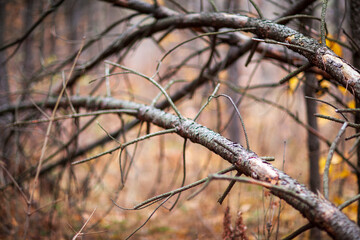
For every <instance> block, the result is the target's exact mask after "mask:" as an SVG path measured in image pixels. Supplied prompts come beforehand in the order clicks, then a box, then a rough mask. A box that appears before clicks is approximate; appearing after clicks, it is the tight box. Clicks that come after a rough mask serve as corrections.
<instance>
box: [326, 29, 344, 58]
mask: <svg viewBox="0 0 360 240" xmlns="http://www.w3.org/2000/svg"><path fill="white" fill-rule="evenodd" d="M327 37H328V38H334V36H332V35H331V34H328V35H327ZM326 46H328V47H329V48H330V49H331V50H332V51H333V52H334V53H335V54H336V55H338V56H340V57H341V56H342V49H341V46H340V44H338V43H337V42H335V41H332V40H329V39H326Z"/></svg>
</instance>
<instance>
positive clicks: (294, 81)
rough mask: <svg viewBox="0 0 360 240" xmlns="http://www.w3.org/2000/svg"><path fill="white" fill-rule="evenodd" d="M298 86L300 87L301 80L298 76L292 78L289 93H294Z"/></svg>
mask: <svg viewBox="0 0 360 240" xmlns="http://www.w3.org/2000/svg"><path fill="white" fill-rule="evenodd" d="M298 85H299V78H297V77H296V76H295V77H292V78H290V80H289V88H288V90H289V92H290V93H294V92H295V90H296V88H297V86H298Z"/></svg>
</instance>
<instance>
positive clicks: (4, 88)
mask: <svg viewBox="0 0 360 240" xmlns="http://www.w3.org/2000/svg"><path fill="white" fill-rule="evenodd" d="M6 3H7V1H6V0H0V46H2V45H3V44H4V42H5V34H6V33H5V26H6V17H5V16H6V14H5V12H6ZM5 61H6V51H5V50H3V51H0V92H1V94H0V107H1V106H5V105H8V104H9V101H10V99H9V82H8V76H7V70H6V62H5ZM9 118H10V116H9V115H4V116H2V117H0V131H1V133H2V137H0V151H1V152H2V155H3V156H4V158H5V163H7V160H8V155H9V154H10V152H9V149H10V148H7V146H6V145H7V141H6V139H7V137H6V136H7V135H8V134H9V133H8V132H9V131H8V130H7V129H8V128H6V127H5V125H6V124H7V123H8V121H9Z"/></svg>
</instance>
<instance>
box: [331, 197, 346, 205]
mask: <svg viewBox="0 0 360 240" xmlns="http://www.w3.org/2000/svg"><path fill="white" fill-rule="evenodd" d="M332 202H333V203H334V204H335V205H337V206H339V205H340V204H342V203H343V202H344V200H343V199H342V198H341V197H338V196H336V197H334V200H333V201H332Z"/></svg>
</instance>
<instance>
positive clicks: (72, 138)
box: [0, 0, 357, 239]
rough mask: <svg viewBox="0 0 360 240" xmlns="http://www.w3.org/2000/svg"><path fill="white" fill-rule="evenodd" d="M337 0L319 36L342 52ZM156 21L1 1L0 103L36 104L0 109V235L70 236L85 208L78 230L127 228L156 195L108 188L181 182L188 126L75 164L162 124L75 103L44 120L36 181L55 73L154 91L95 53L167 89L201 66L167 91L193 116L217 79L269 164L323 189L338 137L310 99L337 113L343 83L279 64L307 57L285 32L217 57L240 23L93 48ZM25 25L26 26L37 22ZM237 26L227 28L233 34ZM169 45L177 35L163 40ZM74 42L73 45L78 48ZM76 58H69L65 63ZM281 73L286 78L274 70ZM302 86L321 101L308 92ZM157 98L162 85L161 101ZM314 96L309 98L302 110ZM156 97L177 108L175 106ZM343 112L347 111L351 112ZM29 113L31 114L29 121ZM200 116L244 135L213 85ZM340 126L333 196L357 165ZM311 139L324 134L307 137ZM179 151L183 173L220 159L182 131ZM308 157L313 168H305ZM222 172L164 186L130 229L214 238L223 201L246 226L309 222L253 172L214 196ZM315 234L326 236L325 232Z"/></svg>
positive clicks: (85, 6)
mask: <svg viewBox="0 0 360 240" xmlns="http://www.w3.org/2000/svg"><path fill="white" fill-rule="evenodd" d="M143 2H147V3H150V4H153V3H154V1H143ZM156 2H157V4H159V6H162V7H166V8H169V9H173V10H174V11H177V12H180V13H184V12H200V11H205V12H213V11H225V12H230V13H237V14H244V15H247V16H250V17H258V12H257V10H256V9H255V7H254V5H253V4H252V3H251V1H246V0H226V1H201V0H200V1H188V0H182V1H166V0H163V1H156ZM253 2H254V3H255V6H257V7H258V8H259V9H260V11H261V13H262V15H263V16H262V17H263V18H265V19H270V20H274V19H276V18H278V17H279V16H282V14H283V13H284V12H286V10H287V9H289V8H290V7H291V6H292V5H293V4H294V3H295V2H296V1H290V0H282V1H270V0H258V1H255V0H254V1H253ZM345 3H346V1H329V5H328V10H327V15H326V23H327V31H328V32H327V37H328V42H327V45H328V46H329V47H330V48H331V49H332V50H333V51H334V52H335V53H336V54H338V55H340V56H342V57H343V58H345V59H348V60H349V61H351V57H352V52H351V45H350V43H349V42H350V40H349V36H348V34H346V33H347V32H348V33H350V32H349V26H348V21H349V16H350V15H349V9H348V6H346V4H345ZM320 11H321V1H314V4H312V5H311V7H310V8H308V9H307V10H306V12H304V14H308V15H313V16H316V17H320ZM42 18H43V20H40V21H39V19H42ZM37 21H39V22H37ZM153 21H154V18H153V17H152V16H151V15H148V14H144V13H141V14H140V13H138V12H137V11H133V10H130V9H124V8H120V7H116V6H113V5H112V4H110V3H107V2H106V1H104V2H103V1H85V0H76V1H72V0H66V1H59V0H58V1H48V0H38V1H32V0H12V1H5V0H1V1H0V50H1V51H0V61H1V65H0V73H1V74H0V83H1V90H0V91H1V92H0V93H1V95H0V104H1V107H2V108H5V107H7V106H10V105H13V106H19V105H21V104H23V103H33V106H36V107H32V108H31V109H30V108H29V109H27V110H26V111H21V110H15V111H14V114H9V113H8V114H3V113H1V116H0V121H1V124H2V126H3V128H2V132H3V134H2V136H1V147H2V154H1V171H0V187H1V194H0V198H1V202H2V204H1V207H0V214H1V216H2V217H1V219H2V220H1V223H0V238H2V239H21V238H23V237H24V236H25V238H28V239H69V238H72V237H73V236H75V234H76V233H77V232H78V231H79V230H80V229H81V227H82V226H83V225H84V223H85V222H86V221H87V220H89V222H88V223H87V224H86V226H85V228H84V229H83V230H82V233H83V234H82V235H81V236H79V238H80V237H81V238H82V239H125V238H126V237H127V236H129V235H130V234H131V233H133V232H134V231H135V230H136V229H137V228H138V227H140V226H141V225H142V224H143V223H144V222H145V221H146V220H147V218H148V217H149V216H150V215H151V214H152V212H153V211H154V210H155V208H156V207H157V205H156V204H155V205H152V206H149V207H147V208H145V209H142V210H124V209H120V208H118V207H117V206H115V205H114V203H113V202H116V203H117V204H118V205H119V206H121V207H124V208H132V207H134V206H135V205H136V204H139V203H141V202H143V201H145V200H146V199H148V198H150V197H153V196H156V195H159V194H162V193H165V192H168V191H171V190H173V189H176V188H178V187H181V186H182V179H183V148H184V146H183V145H184V140H183V139H182V138H181V137H179V136H177V135H175V134H166V135H161V136H156V137H152V138H149V139H146V140H144V141H140V142H138V143H137V144H133V145H130V146H128V147H127V148H126V150H124V152H123V153H122V154H121V156H120V152H119V150H117V151H114V152H112V153H111V154H105V155H104V156H101V157H97V158H95V159H93V160H91V161H88V162H86V163H83V164H78V165H72V164H71V163H72V162H74V161H79V160H83V159H86V158H89V157H92V156H95V155H97V154H99V153H102V152H105V151H107V150H109V149H112V148H114V147H116V146H119V143H125V142H128V141H130V140H133V139H136V138H137V137H139V136H143V135H146V134H147V131H150V132H157V131H160V130H161V129H160V128H158V127H156V126H151V127H150V128H148V126H146V124H145V123H144V124H138V125H136V126H135V127H133V128H132V129H131V130H129V131H126V132H125V131H122V130H120V129H121V128H122V127H123V126H125V125H126V124H128V123H130V122H131V121H133V119H134V118H133V117H129V116H126V115H119V114H103V115H99V116H82V117H71V118H68V119H65V120H60V121H55V122H54V123H53V126H52V130H51V132H50V134H49V136H48V140H47V141H48V143H47V148H46V152H45V154H44V161H43V163H42V170H41V174H40V177H39V182H38V183H37V185H36V188H35V190H34V191H33V186H34V184H35V182H34V180H35V179H37V178H36V168H37V166H38V164H39V159H40V158H41V152H42V148H43V144H44V141H45V139H46V135H47V128H48V125H49V122H39V120H40V119H46V118H47V117H48V116H51V113H52V110H51V109H47V108H46V107H44V106H43V105H41V104H40V105H39V103H45V102H46V100H47V99H49V98H50V97H52V96H55V97H56V96H57V95H58V94H59V91H56V89H57V88H59V86H60V89H61V86H62V85H63V83H64V82H65V81H66V80H68V79H71V77H73V76H75V75H77V76H78V78H77V79H75V80H74V82H73V83H71V86H69V88H68V90H67V92H66V93H65V95H67V96H76V95H79V96H94V97H105V96H111V97H113V98H116V99H122V100H129V101H134V102H137V103H144V104H151V103H152V101H153V99H154V98H155V97H156V96H157V95H158V94H159V90H158V89H157V88H156V87H155V86H154V85H153V84H152V83H150V82H149V81H147V80H146V79H144V78H142V77H140V76H137V75H135V74H124V73H123V72H124V70H122V69H120V68H118V67H114V65H111V64H109V63H106V62H105V60H108V61H111V62H116V63H119V64H121V65H124V66H126V67H128V68H131V69H133V70H135V71H137V72H138V73H141V74H144V75H146V76H148V77H151V76H155V77H154V79H155V80H156V81H158V82H159V83H160V84H161V85H162V86H166V85H168V84H169V83H171V85H170V86H169V87H168V89H167V92H168V93H169V94H170V95H171V94H174V93H176V92H177V91H179V90H180V89H182V88H183V87H184V86H186V85H188V84H190V83H191V82H192V81H195V80H196V79H198V78H201V77H204V75H206V74H208V75H206V76H205V77H206V78H207V79H208V81H206V82H205V84H202V85H201V86H199V87H197V88H196V89H194V91H193V92H192V93H188V94H186V95H185V96H184V97H183V98H182V99H180V100H179V101H177V102H176V106H177V107H178V108H179V110H180V112H181V114H182V115H183V116H185V117H187V118H191V119H193V118H194V117H195V116H196V115H197V113H198V112H199V110H200V108H201V106H202V105H203V104H204V103H205V102H206V101H207V100H208V97H209V96H210V95H211V94H212V92H213V90H214V87H215V85H216V83H220V88H219V91H218V94H226V95H227V96H229V97H231V98H232V99H233V101H234V103H235V104H236V105H237V108H238V109H239V112H240V113H241V117H242V119H243V121H244V125H245V130H246V133H247V136H248V139H249V145H250V149H251V150H252V151H254V152H255V153H256V154H258V155H259V156H269V157H274V158H275V161H273V162H271V164H273V165H274V166H275V167H277V168H278V169H281V170H283V171H285V172H286V173H287V174H289V175H290V176H291V177H293V178H295V179H297V180H298V181H299V182H300V183H302V184H305V185H306V186H309V188H311V189H312V190H314V191H320V192H322V186H321V185H322V184H321V182H322V174H323V171H324V166H325V161H326V158H327V156H328V151H329V143H331V142H332V141H333V140H334V138H335V136H336V135H337V133H338V131H339V129H340V127H341V124H340V123H334V122H331V121H329V120H326V119H322V118H316V117H314V113H317V114H322V115H326V116H332V117H337V118H341V116H340V115H339V114H338V113H336V112H335V108H339V109H341V108H355V102H354V100H353V96H352V95H351V94H350V93H348V92H347V91H346V89H345V88H343V87H339V86H335V85H334V84H332V83H331V81H330V79H328V76H327V75H326V74H324V73H323V72H321V71H320V70H319V69H315V68H311V69H310V70H309V71H307V73H306V74H304V73H300V74H298V75H296V74H295V75H294V76H290V77H288V75H289V73H291V72H293V71H294V70H296V69H297V68H298V67H299V66H301V65H302V64H304V62H305V59H304V58H303V57H302V56H300V55H298V54H296V53H294V52H292V51H291V50H288V49H286V48H285V47H283V46H281V45H276V44H266V43H259V45H258V47H257V50H256V51H255V53H254V55H253V56H252V57H249V56H250V55H251V53H250V52H251V49H249V50H248V51H246V52H245V53H244V54H241V55H240V54H239V56H237V57H236V58H235V60H234V61H233V64H231V65H229V66H226V67H224V62H225V60H224V59H226V58H227V56H228V54H229V53H231V52H235V51H237V49H239V48H241V47H242V46H243V45H244V44H245V43H246V42H247V41H249V39H250V38H251V37H253V35H252V34H249V33H244V32H236V33H230V34H228V33H227V34H219V35H216V37H215V35H209V36H204V37H198V38H197V39H194V40H192V41H190V42H187V43H186V44H183V45H181V46H178V45H179V44H180V43H182V42H184V41H186V40H189V39H191V38H194V37H195V36H199V35H200V34H202V33H203V32H204V31H205V30H206V31H219V29H212V28H206V29H168V30H166V31H162V32H159V33H156V34H152V35H151V36H150V37H143V36H139V38H138V39H136V40H134V41H133V42H132V43H131V44H129V45H128V46H126V47H124V48H119V49H118V50H116V51H115V50H114V51H113V52H112V53H111V54H109V55H108V56H107V57H106V58H104V59H101V61H97V59H98V56H100V55H101V54H102V53H103V52H105V51H106V50H107V49H109V46H111V45H112V44H115V43H116V41H119V39H120V38H121V37H122V36H124V35H126V34H127V33H128V32H131V31H133V30H134V29H137V28H138V27H139V26H142V25H145V24H150V23H152V22H153ZM32 26H35V28H34V29H33V30H32V29H31V27H32ZM288 26H290V27H291V28H293V29H295V30H298V31H301V32H303V33H304V34H305V35H308V36H311V37H314V38H316V39H319V38H320V37H319V36H320V33H319V29H320V25H319V21H316V20H313V21H310V20H306V21H300V20H298V19H295V20H293V21H291V22H290V23H289V24H288ZM220 30H226V29H220ZM234 36H235V37H236V38H235V39H236V42H235V43H233V44H230V43H229V42H231V41H230V40H231V38H232V37H234ZM229 39H230V40H229ZM9 44H10V45H9ZM176 46H178V48H176V49H175V50H173V51H172V52H169V51H170V50H171V49H173V48H174V47H176ZM77 53H80V56H79V58H78V59H76V55H77ZM166 54H168V55H166ZM276 54H277V55H276ZM165 55H166V57H165V58H164V59H162V58H163V57H164V56H165ZM92 61H97V62H96V64H94V67H91V68H90V67H87V66H89V65H90V64H91V62H92ZM160 61H161V63H160ZM73 65H74V66H75V71H74V72H72V71H71V68H72V66H73ZM158 66H159V68H158ZM216 66H221V67H220V70H219V71H211V69H212V68H215V67H216ZM157 68H158V69H157ZM77 69H80V70H77ZM81 69H83V71H81ZM209 74H212V75H209ZM106 75H108V76H107V77H105V76H106ZM309 75H310V76H309ZM284 77H288V78H287V79H285V80H283V81H281V79H283V78H284ZM309 79H310V80H309ZM311 79H312V80H311ZM171 81H173V82H171ZM306 86H311V88H310V90H309V89H307V90H306ZM306 91H307V92H306ZM304 92H305V93H304ZM305 95H307V96H311V97H314V98H316V99H320V100H321V101H323V102H319V101H316V100H311V99H308V100H306V99H305V97H304V96H305ZM162 100H164V97H163V96H162V97H161V98H160V99H159V101H158V102H160V101H162ZM329 104H331V105H332V106H330V105H329ZM311 106H312V107H313V108H312V110H309V109H310V108H311ZM74 111H75V112H78V113H86V112H87V111H86V110H85V109H81V108H78V109H71V108H70V107H69V108H66V109H64V108H61V109H59V110H58V111H57V113H56V115H57V116H63V115H68V114H72V113H74ZM166 111H169V112H173V111H172V110H171V109H166ZM309 111H310V113H309ZM311 111H313V112H311ZM309 116H310V117H309ZM346 116H348V118H349V119H354V116H353V115H351V114H348V115H346ZM29 120H33V122H32V123H29V122H27V121H29ZM22 122H23V123H22ZM197 122H198V123H200V124H202V125H204V126H206V127H208V128H209V129H212V130H214V131H215V132H219V133H221V134H222V135H223V136H225V137H227V138H229V139H230V140H232V141H234V142H238V143H240V144H242V145H243V146H246V142H245V134H244V130H243V128H242V126H241V122H240V120H239V118H238V116H237V114H236V112H235V110H234V107H233V105H232V104H231V102H230V101H229V100H228V99H227V98H225V97H219V98H216V99H213V100H212V101H211V102H210V104H209V105H208V106H207V107H206V108H205V109H204V111H203V112H202V113H201V115H200V117H199V118H198V120H197ZM314 122H315V124H316V126H314V125H313V124H314ZM13 123H21V124H13ZM309 126H310V127H311V128H313V129H315V132H316V134H317V135H316V134H315V135H316V136H315V135H311V134H310V137H308V132H307V128H309ZM120 133H122V134H120ZM354 133H355V130H353V129H347V131H346V132H345V137H349V136H352V135H353V134H354ZM109 135H111V136H112V137H113V138H114V139H112V138H111V137H109ZM345 137H343V138H342V139H341V141H340V143H339V145H338V150H339V152H340V153H341V155H339V154H338V153H336V154H335V155H334V157H333V159H332V165H331V168H330V180H329V181H330V183H329V184H330V200H331V201H332V202H334V204H336V205H338V204H341V203H343V202H344V201H345V200H347V199H349V198H350V197H352V196H354V195H356V194H357V187H356V184H357V178H356V174H355V173H354V171H353V169H352V168H351V167H349V164H347V163H346V162H345V161H344V158H346V160H348V161H350V162H352V163H353V164H355V162H356V161H357V160H356V144H357V140H356V138H353V139H350V140H348V141H345V140H344V138H345ZM308 138H310V140H308ZM311 139H320V140H318V141H319V142H318V143H317V142H316V141H315V143H311ZM100 140H102V141H100ZM309 141H310V142H309ZM326 141H328V142H326ZM314 146H315V147H314ZM309 149H310V150H309ZM314 149H315V150H314ZM311 151H315V152H316V153H315V160H313V161H312V163H313V166H318V169H317V168H316V167H310V164H309V158H310V157H311V156H310V155H311V154H310V152H311ZM185 155H186V180H185V185H186V184H190V183H193V182H195V181H197V180H199V179H202V178H204V177H207V176H208V175H209V174H211V173H215V172H218V171H220V170H222V169H224V168H227V167H229V166H230V164H229V163H228V162H226V161H224V160H223V159H222V158H221V157H219V156H217V155H215V154H213V153H212V152H210V151H209V150H207V149H206V148H204V147H202V146H200V145H197V144H194V143H191V142H190V141H188V142H187V144H186V150H185ZM313 157H314V156H313ZM119 159H120V160H119ZM119 161H122V162H123V164H125V165H126V166H127V167H128V168H126V174H125V176H124V177H123V178H126V182H125V184H123V183H122V181H121V179H122V176H121V173H120V167H119ZM311 169H315V173H314V172H311ZM310 176H315V180H313V181H315V183H313V186H310ZM15 181H16V182H17V184H18V186H16V185H15V184H14V182H15ZM227 186H228V182H225V181H213V182H211V183H210V184H209V186H207V187H206V188H205V189H204V190H203V191H202V192H200V193H199V194H198V195H196V196H195V197H194V198H192V199H190V200H189V199H188V198H189V196H191V195H192V194H193V193H194V192H196V191H197V190H199V187H197V188H193V189H190V190H187V191H185V192H183V193H182V194H181V196H180V198H179V200H178V202H177V203H176V206H175V207H174V208H173V209H172V210H171V211H169V209H170V208H171V207H172V205H173V204H174V203H175V200H176V198H175V197H173V198H172V199H170V200H169V201H168V202H167V203H165V204H164V206H162V207H160V208H159V209H158V210H157V211H156V212H155V214H154V215H153V216H152V217H151V219H150V220H149V221H148V222H147V223H146V225H145V226H144V227H143V228H141V229H140V230H139V231H138V232H137V233H136V234H135V235H134V236H133V238H132V239H222V238H223V237H222V234H223V231H224V226H223V221H224V212H225V209H226V208H227V207H228V206H229V207H230V214H231V216H232V223H233V224H234V222H235V220H236V218H237V216H238V215H237V214H238V213H240V212H241V216H242V220H243V223H242V224H243V225H244V226H246V228H247V230H246V234H247V236H248V238H249V239H276V238H281V237H283V236H285V235H286V234H289V233H291V232H293V231H294V230H295V229H297V228H298V227H300V226H302V225H303V224H306V223H307V221H306V219H304V218H303V217H302V216H301V214H300V213H298V212H297V211H296V210H294V209H292V207H290V206H288V205H287V204H286V203H284V202H280V200H279V199H278V198H276V197H274V196H272V195H270V194H269V192H268V191H267V190H266V189H263V188H262V187H259V186H254V185H250V184H244V183H241V184H239V183H238V184H235V186H234V188H233V189H232V191H231V192H230V194H229V195H228V196H227V198H226V199H225V201H224V203H223V204H222V205H220V204H219V203H218V202H217V200H218V198H219V197H220V196H221V195H222V194H223V192H224V191H225V189H226V188H227ZM30 196H32V197H31V198H32V200H31V203H30V204H29V199H30ZM344 212H345V213H346V214H347V216H349V218H351V219H353V220H356V216H357V205H356V204H354V205H351V206H349V207H348V208H346V209H344ZM92 213H93V214H92ZM322 235H323V238H324V239H326V238H327V236H326V234H322ZM309 238H310V235H309V233H305V234H302V235H301V236H300V237H299V238H298V239H309Z"/></svg>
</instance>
